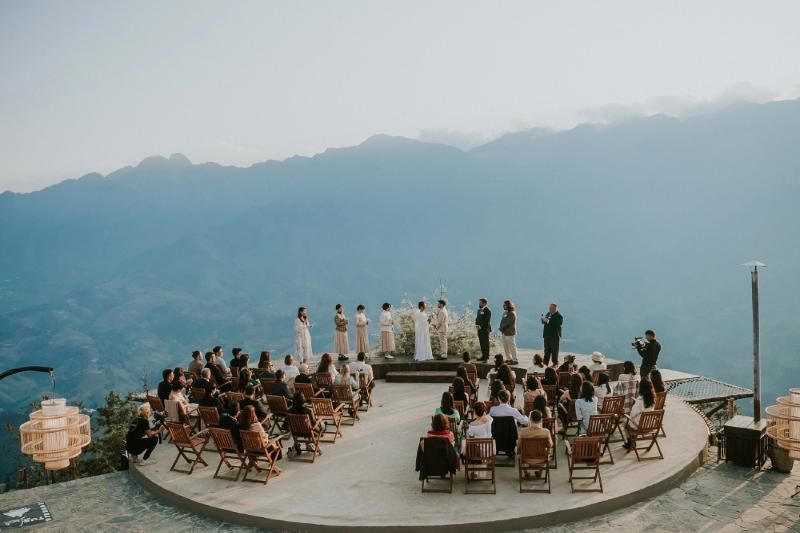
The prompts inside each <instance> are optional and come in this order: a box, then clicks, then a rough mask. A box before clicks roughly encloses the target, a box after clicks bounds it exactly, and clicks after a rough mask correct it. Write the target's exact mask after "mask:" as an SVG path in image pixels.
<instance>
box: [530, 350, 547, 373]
mask: <svg viewBox="0 0 800 533" xmlns="http://www.w3.org/2000/svg"><path fill="white" fill-rule="evenodd" d="M528 374H541V375H544V359H543V358H542V355H541V354H538V353H535V354H533V364H532V365H531V367H530V369H529V370H528Z"/></svg>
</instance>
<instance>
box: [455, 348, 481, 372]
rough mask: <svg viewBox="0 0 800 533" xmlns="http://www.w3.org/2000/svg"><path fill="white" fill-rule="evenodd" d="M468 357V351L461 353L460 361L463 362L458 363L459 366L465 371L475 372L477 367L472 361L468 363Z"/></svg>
mask: <svg viewBox="0 0 800 533" xmlns="http://www.w3.org/2000/svg"><path fill="white" fill-rule="evenodd" d="M470 359H471V358H470V356H469V352H464V353H462V354H461V361H463V362H462V363H461V364H460V365H459V368H463V369H464V370H465V371H467V372H474V373H475V374H477V373H478V368H477V367H476V366H475V365H474V364H473V363H470Z"/></svg>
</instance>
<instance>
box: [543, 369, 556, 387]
mask: <svg viewBox="0 0 800 533" xmlns="http://www.w3.org/2000/svg"><path fill="white" fill-rule="evenodd" d="M542 385H558V374H556V371H555V369H554V368H553V367H552V366H548V367H547V368H545V369H544V378H542Z"/></svg>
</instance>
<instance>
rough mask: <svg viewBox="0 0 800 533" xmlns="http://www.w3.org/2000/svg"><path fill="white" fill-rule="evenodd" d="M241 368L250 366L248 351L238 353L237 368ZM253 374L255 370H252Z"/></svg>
mask: <svg viewBox="0 0 800 533" xmlns="http://www.w3.org/2000/svg"><path fill="white" fill-rule="evenodd" d="M242 368H250V354H249V353H240V354H239V369H240V370H241V369H242ZM253 375H255V372H253Z"/></svg>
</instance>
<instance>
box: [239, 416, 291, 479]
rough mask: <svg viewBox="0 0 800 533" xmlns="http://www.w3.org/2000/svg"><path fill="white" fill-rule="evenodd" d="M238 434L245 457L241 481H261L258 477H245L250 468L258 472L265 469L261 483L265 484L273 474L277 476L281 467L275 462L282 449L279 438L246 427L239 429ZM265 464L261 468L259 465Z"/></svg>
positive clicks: (279, 456)
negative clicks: (245, 461) (266, 435)
mask: <svg viewBox="0 0 800 533" xmlns="http://www.w3.org/2000/svg"><path fill="white" fill-rule="evenodd" d="M239 435H240V436H241V438H242V448H244V455H245V456H246V457H247V466H246V467H245V472H244V477H243V478H242V481H253V482H256V483H258V482H262V480H260V479H247V475H248V474H249V473H250V471H251V470H255V471H256V475H258V472H264V471H266V472H267V474H266V476H265V477H264V480H263V483H264V485H266V484H267V483H268V482H269V480H270V479H271V478H272V477H273V476H279V475H280V474H281V469H280V468H278V465H277V462H278V459H280V458H281V455H282V452H283V449H282V448H281V439H280V437H276V438H274V439H270V438H269V437H265V436H264V434H263V433H261V432H260V431H251V430H247V429H240V430H239ZM262 464H263V465H266V468H262V467H261V465H262Z"/></svg>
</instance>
